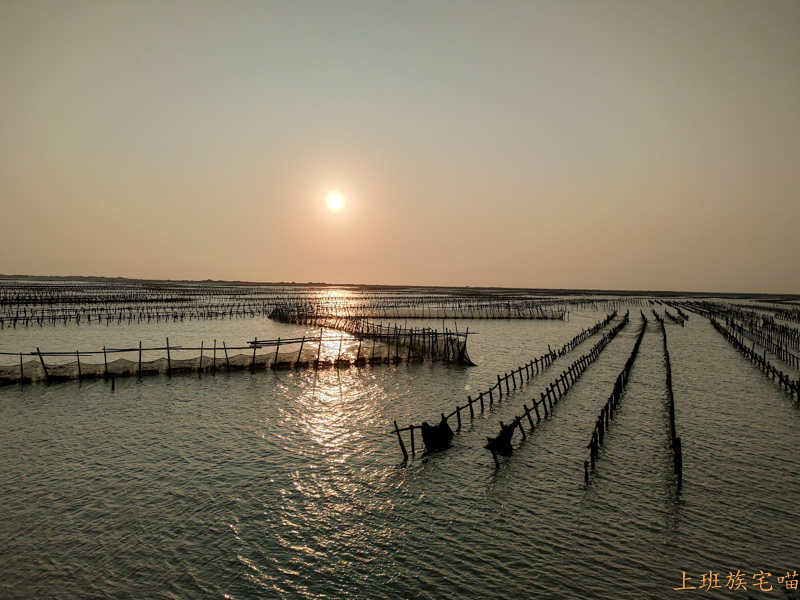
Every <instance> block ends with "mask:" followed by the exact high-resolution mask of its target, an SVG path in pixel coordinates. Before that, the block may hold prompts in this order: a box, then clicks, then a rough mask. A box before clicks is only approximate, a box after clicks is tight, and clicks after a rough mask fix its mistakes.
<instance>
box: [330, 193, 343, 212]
mask: <svg viewBox="0 0 800 600" xmlns="http://www.w3.org/2000/svg"><path fill="white" fill-rule="evenodd" d="M327 202H328V208H329V209H331V210H332V211H339V210H342V209H343V208H344V198H342V195H341V194H340V193H339V192H331V193H330V194H328V199H327Z"/></svg>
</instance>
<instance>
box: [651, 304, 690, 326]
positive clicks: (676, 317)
mask: <svg viewBox="0 0 800 600" xmlns="http://www.w3.org/2000/svg"><path fill="white" fill-rule="evenodd" d="M654 312H655V311H654ZM664 314H665V315H667V318H668V319H669V320H670V321H672V322H673V323H677V324H678V325H680V326H681V327H683V326H684V318H683V317H682V316H681V315H680V314H678V315H673V314H672V313H671V312H669V311H668V310H667V309H666V308H665V309H664ZM658 318H659V319H660V318H661V317H658Z"/></svg>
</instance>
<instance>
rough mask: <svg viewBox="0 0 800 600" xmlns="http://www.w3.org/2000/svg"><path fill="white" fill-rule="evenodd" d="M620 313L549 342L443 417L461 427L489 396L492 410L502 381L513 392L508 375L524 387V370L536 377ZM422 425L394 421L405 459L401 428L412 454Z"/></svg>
mask: <svg viewBox="0 0 800 600" xmlns="http://www.w3.org/2000/svg"><path fill="white" fill-rule="evenodd" d="M616 316H617V313H616V311H614V312H613V313H611V314H609V315H607V316H606V318H605V319H602V320H601V321H598V322H597V323H595V324H594V325H593V326H592V327H589V328H586V329H584V330H582V331H581V332H580V333H579V334H577V335H576V336H575V337H574V338H572V339H571V340H570V341H568V342H567V343H566V344H564V345H563V346H562V347H561V348H560V349H559V350H558V351H555V352H554V351H553V350H552V349H551V348H550V346H548V347H547V348H548V351H547V352H546V353H545V354H542V355H541V356H540V357H538V358H534V359H532V360H531V361H529V362H528V363H527V364H525V365H523V366H521V367H518V368H517V369H513V370H511V372H507V373H505V374H504V375H503V376H501V375H498V376H497V382H496V383H495V384H493V385H492V386H491V387H489V389H488V390H487V391H485V392H481V393H480V394H478V395H477V396H476V397H475V398H473V397H472V396H468V397H467V402H466V404H464V406H456V408H455V410H454V411H453V412H451V413H450V414H449V415H445V414H444V413H442V419H443V420H444V421H448V420H449V419H451V418H452V417H453V416H455V417H456V423H457V425H456V431H458V430H460V429H461V412H462V411H466V410H469V415H470V419H473V418H474V417H475V408H474V407H473V405H474V404H478V405H479V406H480V410H481V414H483V412H484V411H485V410H486V402H485V398H488V400H489V402H488V404H489V409H490V410H491V409H492V408H493V407H494V392H495V391H496V392H497V395H498V399H502V398H503V385H505V388H506V395H508V394H510V393H511V387H510V385H509V378H510V379H511V383H512V384H513V386H514V387H513V389H514V390H516V389H517V379H519V386H520V387H522V385H523V373H524V376H525V379H524V381H525V382H527V381H529V380H530V379H532V378H533V377H536V376H537V375H539V374H540V373H543V372H544V371H545V370H546V369H547V368H548V367H549V366H550V365H551V364H552V362H553V361H554V360H555V359H556V358H558V357H559V356H564V355H565V354H566V353H567V352H569V351H570V350H572V349H573V348H574V347H575V346H577V345H578V344H579V343H580V342H582V341H584V340H585V339H586V338H588V337H590V336H592V335H594V334H595V333H597V332H598V331H599V330H600V329H602V328H603V327H605V326H606V325H608V323H609V322H610V321H611V320H613V319H614V318H615V317H616ZM421 428H422V425H413V424H412V425H409V426H408V427H403V428H400V427H398V425H397V421H394V431H393V432H392V433H394V434H396V435H397V439H398V442H399V444H400V451H401V452H402V453H403V459H404V460H408V451H407V450H406V445H405V443H404V442H403V437H402V435H401V433H402V432H405V431H408V432H409V434H410V438H411V454H412V456H413V455H414V454H415V453H416V443H415V439H414V430H415V429H421Z"/></svg>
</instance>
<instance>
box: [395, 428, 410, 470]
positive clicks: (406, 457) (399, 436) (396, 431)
mask: <svg viewBox="0 0 800 600" xmlns="http://www.w3.org/2000/svg"><path fill="white" fill-rule="evenodd" d="M394 432H395V433H396V434H397V441H398V442H400V450H401V451H402V452H403V461H407V460H408V452H406V445H405V444H404V443H403V436H401V435H400V428H399V427H398V426H397V421H395V422H394Z"/></svg>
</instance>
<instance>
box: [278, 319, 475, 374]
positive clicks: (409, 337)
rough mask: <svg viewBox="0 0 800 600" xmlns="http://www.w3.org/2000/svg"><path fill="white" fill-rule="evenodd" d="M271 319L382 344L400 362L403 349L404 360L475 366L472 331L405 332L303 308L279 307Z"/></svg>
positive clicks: (413, 330) (418, 329)
mask: <svg viewBox="0 0 800 600" xmlns="http://www.w3.org/2000/svg"><path fill="white" fill-rule="evenodd" d="M269 317H270V319H273V320H275V321H278V322H281V323H293V324H296V325H306V326H310V327H327V328H330V329H337V330H339V331H344V332H347V333H349V334H351V335H352V336H354V337H356V338H358V339H359V340H361V339H371V340H377V341H379V342H383V343H385V344H387V345H388V346H389V348H392V347H393V348H394V349H395V355H396V359H397V360H402V359H401V348H402V349H403V350H404V351H405V353H406V354H407V356H406V357H405V360H408V361H411V360H412V359H418V360H424V359H425V357H428V358H430V359H432V360H444V361H446V362H455V363H458V364H463V365H473V364H474V363H473V362H472V361H471V360H470V359H469V355H468V353H467V340H468V339H469V328H467V329H466V331H465V332H463V333H462V332H459V331H458V329H457V328H456V330H455V331H451V330H450V329H445V330H444V332H439V331H438V330H437V329H431V328H429V327H415V328H406V327H398V326H393V327H391V326H384V325H383V323H372V322H370V321H368V320H366V319H363V318H361V317H348V316H346V315H339V314H329V313H324V312H321V311H318V310H316V309H311V310H309V309H308V307H304V306H299V305H298V306H291V307H279V308H276V309H275V310H273V311H272V313H270V315H269Z"/></svg>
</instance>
